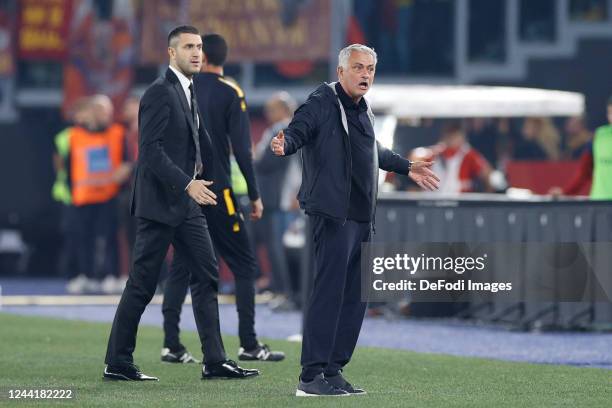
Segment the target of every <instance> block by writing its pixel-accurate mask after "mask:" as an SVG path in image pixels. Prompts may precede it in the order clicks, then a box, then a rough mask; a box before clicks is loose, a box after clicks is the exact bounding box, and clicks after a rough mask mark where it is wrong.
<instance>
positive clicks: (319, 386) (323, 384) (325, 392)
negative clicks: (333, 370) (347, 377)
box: [295, 374, 351, 397]
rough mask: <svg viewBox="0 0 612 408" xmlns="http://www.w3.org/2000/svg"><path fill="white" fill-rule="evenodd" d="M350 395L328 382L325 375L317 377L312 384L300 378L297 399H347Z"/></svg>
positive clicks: (296, 393) (296, 392)
mask: <svg viewBox="0 0 612 408" xmlns="http://www.w3.org/2000/svg"><path fill="white" fill-rule="evenodd" d="M349 395H351V394H349V393H348V392H346V391H344V390H341V389H340V388H336V387H334V386H333V385H331V384H330V383H329V382H327V380H326V379H325V378H323V374H319V375H317V376H316V377H315V378H314V379H313V380H312V381H310V382H304V381H302V379H301V378H300V383H299V384H298V387H297V390H296V391H295V396H296V397H346V396H349Z"/></svg>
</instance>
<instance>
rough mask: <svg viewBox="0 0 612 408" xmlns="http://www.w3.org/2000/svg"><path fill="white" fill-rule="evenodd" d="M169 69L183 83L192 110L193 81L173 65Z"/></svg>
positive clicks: (197, 122)
mask: <svg viewBox="0 0 612 408" xmlns="http://www.w3.org/2000/svg"><path fill="white" fill-rule="evenodd" d="M168 67H169V68H170V69H171V70H172V72H174V74H175V75H176V76H177V77H178V79H179V82H180V83H181V87H182V88H183V92H185V97H186V98H187V105H189V109H191V91H190V90H189V86H190V85H192V84H193V81H192V80H191V79H189V78H187V77H186V76H185V75H183V73H182V72H180V71H179V70H178V69H176V68H174V67H173V66H172V65H169V66H168ZM199 127H200V117H199V116H196V128H199ZM194 178H195V171H194ZM192 182H193V180H191V181H190V182H189V183H187V186H186V187H185V190H187V188H189V186H190V185H191V183H192Z"/></svg>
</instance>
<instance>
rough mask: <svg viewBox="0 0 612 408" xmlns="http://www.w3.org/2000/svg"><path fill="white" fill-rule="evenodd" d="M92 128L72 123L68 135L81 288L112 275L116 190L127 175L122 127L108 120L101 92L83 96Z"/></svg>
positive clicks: (96, 287)
mask: <svg viewBox="0 0 612 408" xmlns="http://www.w3.org/2000/svg"><path fill="white" fill-rule="evenodd" d="M89 105H90V109H91V112H92V115H93V118H94V126H93V128H90V129H87V128H84V127H74V128H72V129H71V131H70V135H69V157H70V159H69V160H70V172H69V173H70V174H69V178H70V185H71V196H72V205H73V206H74V216H75V222H76V225H77V228H76V229H77V234H76V235H77V237H78V239H77V257H78V269H79V273H80V278H81V279H82V278H83V277H85V278H86V279H85V280H84V281H85V282H86V285H85V286H84V288H83V291H87V292H97V291H100V290H101V289H102V288H104V287H109V286H111V283H113V284H115V283H116V282H117V279H118V276H117V274H118V248H117V231H118V221H117V195H118V193H119V187H120V185H121V184H122V183H124V182H125V181H126V180H127V178H128V177H129V175H130V172H131V168H130V165H129V164H128V163H127V162H126V149H125V139H124V137H125V129H124V128H123V126H121V125H119V124H115V123H113V105H112V102H111V100H110V98H108V97H107V96H105V95H95V96H93V97H91V99H90V101H89ZM98 238H102V239H103V240H104V244H105V246H104V248H105V249H104V254H105V256H104V265H103V266H102V268H103V272H102V273H101V274H98V273H96V269H97V268H96V262H95V259H96V256H95V255H96V242H97V240H98Z"/></svg>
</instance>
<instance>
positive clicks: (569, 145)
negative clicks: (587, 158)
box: [562, 116, 593, 160]
mask: <svg viewBox="0 0 612 408" xmlns="http://www.w3.org/2000/svg"><path fill="white" fill-rule="evenodd" d="M565 133H566V138H565V151H564V152H563V155H562V157H563V159H565V160H576V159H578V158H580V156H582V154H583V153H584V152H585V151H586V150H588V149H590V146H591V140H592V139H593V134H592V133H591V131H590V130H589V129H588V128H587V126H586V120H585V118H584V116H575V117H572V118H568V119H567V120H566V121H565Z"/></svg>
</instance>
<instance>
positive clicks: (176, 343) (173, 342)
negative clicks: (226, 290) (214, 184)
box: [162, 190, 257, 351]
mask: <svg viewBox="0 0 612 408" xmlns="http://www.w3.org/2000/svg"><path fill="white" fill-rule="evenodd" d="M221 195H224V200H219V202H218V204H217V205H216V206H205V207H203V208H204V214H205V215H206V219H207V222H208V228H209V230H210V235H211V237H212V241H213V245H214V248H215V251H216V254H217V256H220V257H221V258H223V260H224V261H225V262H226V263H227V265H228V266H229V268H230V270H231V271H232V274H233V275H234V281H235V288H236V308H237V311H238V336H239V337H240V346H241V347H244V348H245V349H246V350H252V349H253V348H255V347H256V346H257V335H256V334H255V277H256V275H257V263H256V261H255V255H254V254H253V250H252V246H251V244H250V242H249V235H248V233H247V230H246V227H245V224H244V220H243V219H242V214H241V212H240V210H239V208H238V205H237V203H236V200H235V198H234V196H233V194H231V190H230V193H228V195H225V194H224V193H223V192H221V193H217V196H218V197H221ZM188 282H189V265H188V264H187V263H186V262H185V259H184V258H183V257H182V256H181V254H178V253H177V254H175V256H174V259H173V261H172V267H171V270H170V273H169V274H168V279H166V283H165V288H164V303H163V306H162V313H163V315H164V347H167V348H169V349H171V350H173V351H179V350H181V349H184V346H183V345H182V344H181V343H180V340H179V321H180V314H181V310H182V307H183V302H184V301H185V296H186V294H187V287H188Z"/></svg>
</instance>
